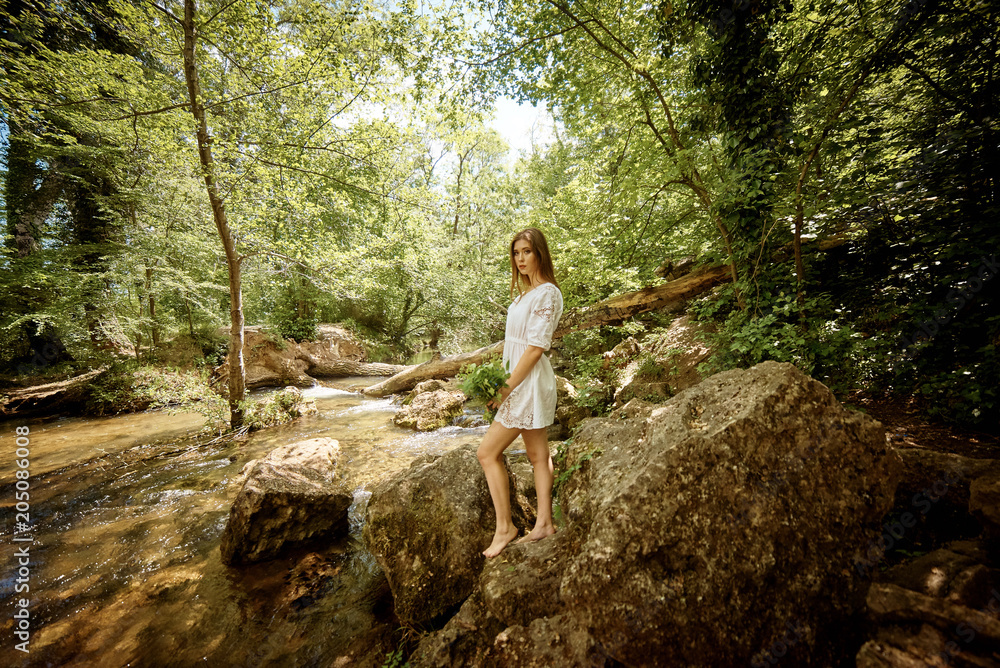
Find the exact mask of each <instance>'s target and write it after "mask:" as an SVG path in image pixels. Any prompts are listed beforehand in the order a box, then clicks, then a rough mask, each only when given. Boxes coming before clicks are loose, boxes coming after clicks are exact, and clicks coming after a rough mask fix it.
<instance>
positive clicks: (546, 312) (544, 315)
mask: <svg viewBox="0 0 1000 668" xmlns="http://www.w3.org/2000/svg"><path fill="white" fill-rule="evenodd" d="M553 311H555V307H554V306H546V307H544V308H536V309H535V310H534V311H532V313H534V314H535V315H537V316H538V317H539V318H541V319H543V320H546V321H548V320H551V319H552V312H553Z"/></svg>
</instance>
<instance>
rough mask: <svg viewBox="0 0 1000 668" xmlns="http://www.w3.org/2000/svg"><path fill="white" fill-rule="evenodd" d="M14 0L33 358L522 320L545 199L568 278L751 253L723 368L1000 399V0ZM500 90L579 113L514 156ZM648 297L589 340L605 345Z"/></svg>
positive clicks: (597, 348) (983, 405) (28, 366)
mask: <svg viewBox="0 0 1000 668" xmlns="http://www.w3.org/2000/svg"><path fill="white" fill-rule="evenodd" d="M0 17H2V22H3V23H2V27H0V40H2V42H0V60H2V67H3V71H4V73H5V74H4V83H3V88H2V91H0V105H2V106H0V109H2V119H0V120H2V126H0V138H2V147H0V148H2V155H0V164H2V167H3V171H2V178H3V184H2V185H3V209H2V211H3V215H4V226H3V231H4V240H3V244H2V249H3V251H2V252H3V254H2V255H0V283H2V296H0V302H2V307H0V351H2V353H0V367H2V368H0V373H3V374H4V377H5V378H6V379H7V380H8V382H16V381H19V380H23V379H25V378H34V377H39V376H44V375H46V374H49V375H55V374H67V373H71V372H78V371H82V370H86V369H89V368H96V367H97V366H98V365H100V364H102V363H104V362H105V361H106V360H107V359H108V358H109V357H114V356H121V355H130V356H133V357H145V358H148V359H155V358H156V355H157V351H158V350H159V349H160V348H161V347H162V346H163V345H164V344H165V342H167V341H169V340H172V339H175V338H176V337H179V336H186V337H189V338H191V339H192V340H194V341H197V342H199V345H201V346H202V347H203V349H204V351H205V356H206V360H207V359H209V358H211V355H212V351H221V350H223V349H224V348H225V343H224V342H221V343H220V341H219V340H218V335H217V334H216V331H217V330H218V329H219V328H220V327H225V328H227V329H228V328H231V327H232V328H233V331H235V327H236V322H237V321H236V316H235V315H234V314H235V313H236V312H237V311H239V314H240V315H239V326H240V327H241V328H242V325H243V322H244V321H245V323H247V324H257V325H266V326H269V327H272V328H274V329H275V331H277V332H280V333H281V335H283V336H287V337H293V338H299V339H304V338H309V337H311V336H314V335H315V325H316V323H318V322H342V323H345V324H347V325H348V326H349V327H350V328H352V329H354V330H355V331H356V332H357V333H358V334H359V335H361V336H363V337H364V338H366V339H367V340H369V341H372V342H376V343H377V348H373V353H375V354H376V356H378V357H381V358H382V359H385V360H390V359H391V360H393V361H403V360H405V359H407V358H408V357H409V356H410V354H412V352H414V351H415V350H416V349H417V348H418V347H419V346H420V345H422V343H424V342H427V341H434V342H436V343H437V344H438V345H439V346H440V347H441V349H442V350H443V351H444V352H445V353H448V352H457V351H460V350H468V349H471V348H473V347H476V346H478V345H482V344H485V343H489V342H492V341H495V340H498V339H499V338H502V328H503V319H504V305H506V304H507V303H508V302H509V295H508V294H507V287H508V286H509V271H510V269H509V263H508V260H507V243H508V240H509V238H510V236H511V234H512V233H513V232H514V231H516V230H518V229H522V228H524V227H528V226H537V227H540V228H541V229H543V230H544V231H545V233H546V235H547V236H548V238H549V243H550V247H551V248H552V250H553V255H554V257H555V261H556V271H557V278H558V280H559V282H560V286H561V287H562V290H563V294H564V297H565V300H566V306H567V308H574V307H583V306H587V305H590V304H593V303H595V302H598V301H600V300H602V299H605V298H608V297H611V296H614V295H617V294H620V293H623V292H628V291H630V290H635V289H638V288H642V287H646V286H651V285H657V284H659V283H662V282H663V278H662V277H661V275H662V274H663V271H662V268H663V267H664V265H666V264H668V263H669V262H670V261H671V260H672V261H674V262H676V261H678V260H680V259H681V258H683V257H692V258H694V260H695V262H696V263H697V264H699V265H710V266H716V265H720V266H724V267H726V272H727V281H726V282H725V283H724V284H723V285H721V286H719V287H717V288H715V289H714V290H712V291H711V292H707V293H705V294H704V295H702V296H700V297H698V298H696V299H694V300H692V301H691V302H690V303H689V305H688V311H689V312H690V313H692V314H694V315H695V316H696V317H698V318H701V319H704V320H711V321H713V322H715V323H716V324H717V325H718V334H717V338H716V340H715V342H714V345H715V349H716V354H715V355H714V357H713V359H712V361H711V365H712V366H713V368H718V369H724V368H731V367H737V366H748V365H751V364H754V363H757V362H759V361H763V360H766V359H775V360H779V361H789V362H793V363H795V364H796V365H797V366H799V368H801V369H802V370H803V371H805V372H806V373H809V374H811V375H813V376H814V377H816V378H818V379H820V380H822V381H823V382H824V383H827V384H828V385H829V386H830V387H831V388H833V389H835V391H837V392H847V391H849V390H852V389H863V390H866V391H868V392H872V393H883V392H888V393H894V394H900V395H909V394H913V395H916V396H918V397H920V398H922V399H923V400H924V401H926V405H927V406H928V408H929V410H930V411H931V412H934V413H936V414H938V415H940V416H942V417H945V418H947V419H950V420H954V421H957V422H961V423H965V424H971V425H979V426H982V427H987V428H995V427H996V426H997V415H998V414H1000V410H998V409H1000V397H998V395H997V388H998V387H1000V359H998V356H997V344H998V343H1000V310H998V300H997V290H998V284H1000V281H994V280H992V279H993V278H994V277H995V275H996V273H997V271H998V270H1000V269H998V264H997V261H996V251H997V249H998V246H1000V244H998V241H1000V226H998V225H997V220H998V218H997V214H998V210H997V206H998V205H997V181H996V174H998V173H1000V164H998V162H1000V159H998V151H1000V142H998V135H997V130H998V122H997V118H996V109H998V108H1000V99H998V98H1000V84H998V64H1000V41H998V38H1000V29H998V26H1000V8H998V7H997V5H996V4H995V3H988V2H978V1H972V0H910V1H909V2H902V1H900V0H894V1H883V0H871V1H869V0H862V1H861V2H854V3H846V2H842V1H839V0H837V1H834V0H797V1H791V0H789V1H779V0H735V1H734V2H723V3H711V2H704V1H703V0H690V1H687V2H684V1H681V2H658V3H649V2H641V3H639V2H614V3H612V2H603V1H600V0H593V1H591V2H588V3H578V2H569V1H568V0H548V1H546V2H536V1H531V2H526V1H506V2H498V1H492V0H468V1H467V2H452V3H444V2H438V3H428V2H416V1H404V2H385V3H381V2H351V1H348V2H332V1H327V0H284V1H277V0H275V1H260V2H249V1H247V0H198V1H197V2H196V1H195V0H152V1H150V0H98V1H95V2H85V1H83V0H61V1H59V2H55V1H51V0H0ZM499 96H509V97H513V98H515V99H517V100H519V101H522V102H532V103H544V104H545V105H546V106H547V108H549V109H551V111H552V114H553V117H554V120H555V122H556V124H555V132H554V137H553V140H552V141H551V142H549V143H547V144H544V145H543V144H536V145H535V146H534V147H533V148H532V149H531V150H530V151H527V152H524V153H522V154H521V155H520V157H519V158H518V159H516V160H511V159H510V158H509V147H508V146H507V144H506V142H505V141H504V139H503V137H502V136H500V135H499V134H498V132H497V131H496V130H495V129H494V128H493V127H492V125H491V123H490V119H491V115H492V108H493V103H494V101H495V100H496V99H497V98H498V97H499ZM658 269H660V270H661V271H660V272H659V275H658V273H657V270H658ZM657 317H658V316H656V314H653V315H651V316H650V317H648V318H640V319H639V320H630V321H628V322H625V323H622V324H621V325H619V326H613V327H612V326H606V327H602V328H600V329H598V330H593V331H583V332H577V333H575V334H573V335H569V336H567V337H566V339H565V340H564V341H563V343H562V347H563V353H564V355H565V356H566V357H567V359H568V362H569V363H570V364H576V365H577V367H578V369H577V370H578V371H580V372H581V374H582V375H586V371H587V370H588V369H591V370H592V369H594V368H596V367H595V364H594V363H593V361H592V359H591V358H593V356H595V355H599V354H600V353H602V352H605V351H607V350H609V349H610V348H611V347H613V346H614V345H615V344H616V343H618V342H620V341H621V340H622V339H623V338H625V337H628V336H640V337H641V336H642V335H643V333H644V332H647V331H651V330H652V329H655V328H656V327H658V326H661V325H662V322H661V320H662V317H659V320H658V319H657ZM230 351H231V354H230V363H234V359H235V358H234V355H233V354H232V351H233V347H232V346H231V345H230ZM219 361H221V360H220V359H218V358H216V359H215V362H219ZM206 363H207V362H206ZM594 373H596V371H595V372H594Z"/></svg>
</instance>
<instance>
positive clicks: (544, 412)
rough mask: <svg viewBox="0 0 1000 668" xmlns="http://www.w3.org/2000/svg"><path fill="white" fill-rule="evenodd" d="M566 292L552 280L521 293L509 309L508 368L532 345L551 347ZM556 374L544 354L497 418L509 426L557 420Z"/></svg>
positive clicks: (538, 425) (505, 358)
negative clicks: (563, 295) (563, 292)
mask: <svg viewBox="0 0 1000 668" xmlns="http://www.w3.org/2000/svg"><path fill="white" fill-rule="evenodd" d="M562 310H563V300H562V292H560V291H559V288H557V287H556V286H555V285H553V284H552V283H542V284H541V285H539V286H537V287H536V288H535V289H534V290H531V291H530V292H527V293H525V294H522V295H518V297H517V299H515V300H514V303H512V304H511V305H510V308H509V309H507V329H506V330H505V333H504V339H503V361H504V366H505V367H506V368H507V370H508V372H513V371H514V369H515V368H517V363H518V361H519V360H520V359H521V355H523V354H524V353H525V351H526V350H527V349H528V346H538V347H539V348H543V349H545V350H548V349H549V347H550V346H551V345H552V334H553V333H554V332H555V331H556V325H558V324H559V318H560V317H561V316H562ZM555 415H556V374H555V372H553V371H552V365H551V364H549V358H548V356H547V355H542V356H541V357H540V358H539V359H538V362H537V363H535V366H534V367H532V369H531V372H530V373H529V374H528V377H527V378H525V379H524V381H522V382H521V383H520V384H519V385H518V386H517V387H515V388H514V390H513V391H512V392H511V393H510V395H508V397H507V400H506V401H504V402H503V403H502V404H501V405H500V410H498V411H497V416H496V418H495V419H496V420H498V421H499V422H500V424H502V425H503V426H505V427H507V428H508V429H540V428H542V427H547V426H549V425H550V424H552V423H553V422H554V421H555Z"/></svg>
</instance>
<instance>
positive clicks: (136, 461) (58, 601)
mask: <svg viewBox="0 0 1000 668" xmlns="http://www.w3.org/2000/svg"><path fill="white" fill-rule="evenodd" d="M377 380H381V379H377V378H376V379H372V378H364V379H359V378H344V379H338V380H336V381H330V382H327V383H326V384H325V385H324V386H317V387H314V388H312V389H309V390H305V391H304V392H303V393H304V394H305V395H306V396H309V397H312V398H313V399H315V401H316V406H317V408H318V409H319V414H318V415H311V416H306V417H303V418H299V419H297V420H295V421H294V422H292V423H290V424H287V425H283V426H280V427H275V428H271V429H266V430H264V431H261V432H256V433H254V434H251V435H250V436H249V438H247V439H246V440H243V441H240V442H236V443H233V442H218V443H213V442H212V438H211V437H210V436H208V437H206V436H204V435H202V436H200V437H199V436H195V434H196V433H197V431H198V430H199V428H200V427H201V424H202V423H203V420H204V419H203V418H202V416H201V415H198V414H194V413H175V414H169V413H167V412H163V411H157V412H148V413H139V414H132V415H123V416H119V417H109V418H38V419H22V420H19V421H18V420H14V421H8V422H5V423H0V434H2V439H3V442H4V444H5V445H4V447H3V455H4V456H3V457H2V459H0V483H2V489H3V501H2V503H3V508H4V514H3V516H4V525H3V526H4V537H5V539H4V540H3V541H2V542H0V555H2V563H3V566H4V570H3V572H2V573H0V592H2V598H3V601H4V616H3V620H2V622H0V626H2V628H3V632H2V634H0V637H2V638H3V641H2V642H3V647H2V649H0V656H4V657H9V658H8V659H7V660H5V661H3V662H2V663H3V665H11V666H18V665H20V666H57V665H58V666H63V665H69V666H90V665H100V666H126V665H128V666H189V665H206V666H233V665H238V666H271V665H273V666H333V665H355V663H356V661H357V660H358V659H359V658H360V657H362V656H365V655H366V654H367V655H368V661H367V662H366V663H369V664H374V665H379V666H380V665H382V660H383V659H384V658H385V655H384V654H382V653H380V654H378V655H377V656H374V655H373V652H384V644H385V638H386V637H388V636H389V634H391V633H392V632H394V631H396V630H397V627H398V622H395V621H394V617H393V615H392V612H391V596H390V594H389V590H388V585H387V584H386V581H385V577H384V575H383V574H382V572H381V569H380V568H379V567H378V565H377V564H376V563H375V560H374V558H373V557H372V556H371V555H370V554H369V553H368V552H367V550H366V549H365V547H364V544H363V542H362V540H361V523H362V518H363V515H364V509H365V506H366V504H367V500H368V497H369V495H370V490H371V488H372V486H373V485H374V484H375V483H376V482H378V481H379V480H381V479H383V478H385V477H387V476H389V475H391V474H393V473H395V472H396V471H399V470H401V469H403V468H405V467H406V466H407V465H408V464H409V463H410V462H411V461H412V460H413V459H415V458H416V457H418V456H420V455H423V454H425V453H441V452H445V451H447V450H449V449H451V448H454V447H456V446H459V445H463V444H468V443H478V442H479V441H480V440H481V438H482V435H483V434H484V433H485V430H486V427H478V428H472V429H463V428H459V427H446V428H444V429H440V430H438V431H436V432H429V433H414V432H413V431H410V430H405V429H401V428H398V427H396V426H395V425H393V424H392V423H391V422H390V418H391V417H392V414H393V413H394V412H395V409H396V407H395V406H394V405H393V404H392V403H391V401H390V399H370V398H367V397H364V396H363V395H360V394H355V393H351V392H348V391H345V390H344V389H343V388H346V387H349V386H354V387H357V386H358V385H359V384H370V383H373V382H375V381H377ZM25 425H26V426H28V427H29V428H30V435H29V439H30V445H29V450H30V479H29V483H30V489H29V491H30V514H31V531H30V532H29V534H18V535H21V536H24V535H31V536H32V537H33V539H34V541H33V542H30V543H29V542H13V540H12V539H13V537H14V535H15V534H14V522H15V500H14V481H15V470H16V468H15V467H16V463H15V455H14V452H15V440H14V439H15V428H16V427H18V426H25ZM317 436H327V437H331V438H335V439H337V440H338V441H339V442H340V451H341V456H340V460H339V464H338V475H342V476H344V477H345V478H346V480H347V482H348V484H349V485H350V486H351V488H352V489H353V490H354V504H353V505H352V506H351V509H350V519H351V532H350V535H349V536H348V537H347V538H346V539H344V540H342V541H339V542H336V543H332V544H320V545H319V546H317V547H312V548H302V549H299V550H296V551H294V552H289V553H288V554H286V555H283V556H281V557H280V558H277V559H274V560H271V561H267V562H264V563H261V564H255V565H252V566H247V567H238V568H231V567H227V566H225V565H223V564H222V562H221V558H220V553H219V541H220V537H221V535H222V531H223V528H224V527H225V524H226V520H227V518H228V516H229V507H230V505H231V504H232V501H233V499H234V498H235V496H236V493H237V491H238V490H239V487H238V483H237V476H238V474H239V473H240V471H241V469H242V468H243V466H244V465H245V464H246V463H247V462H248V461H250V460H251V459H256V458H260V457H263V456H264V455H266V454H267V453H268V452H270V451H271V450H273V449H274V448H276V447H279V446H282V445H286V444H289V443H294V442H296V441H300V440H303V439H307V438H313V437H317ZM518 445H519V443H518ZM515 447H517V446H516V445H515ZM25 546H27V548H28V551H29V552H30V559H29V564H28V571H29V574H28V576H27V584H28V586H29V587H30V593H28V594H25V593H15V591H16V590H15V587H16V586H17V585H18V583H19V578H20V577H21V576H20V575H19V574H18V556H17V554H16V551H17V550H22V549H24V548H25ZM22 582H23V580H22ZM25 596H27V597H28V600H29V607H28V608H27V609H28V613H29V619H28V624H29V626H30V630H29V633H30V636H29V644H28V649H29V653H27V654H25V653H24V652H21V651H18V650H17V649H16V648H15V646H16V644H17V643H19V642H20V640H18V639H17V638H16V637H15V635H14V631H15V629H16V628H17V627H15V619H14V618H13V614H14V611H15V609H20V608H15V601H16V600H17V599H20V598H22V597H25ZM372 659H375V660H374V661H373V660H372Z"/></svg>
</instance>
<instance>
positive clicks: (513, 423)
mask: <svg viewBox="0 0 1000 668" xmlns="http://www.w3.org/2000/svg"><path fill="white" fill-rule="evenodd" d="M519 389H520V386H518V387H517V388H515V389H514V392H517V390H519ZM514 392H511V393H510V394H509V395H508V396H507V401H505V402H503V403H502V404H500V410H498V411H497V417H496V419H497V420H499V421H500V424H502V425H503V426H505V427H507V428H508V429H534V428H535V405H534V402H531V405H530V406H529V407H528V412H527V414H526V415H513V414H511V406H512V405H513V402H512V401H511V398H512V397H513V396H514Z"/></svg>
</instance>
